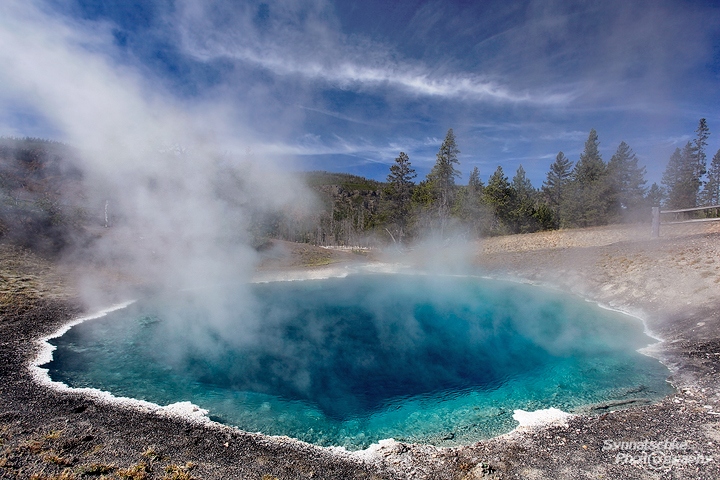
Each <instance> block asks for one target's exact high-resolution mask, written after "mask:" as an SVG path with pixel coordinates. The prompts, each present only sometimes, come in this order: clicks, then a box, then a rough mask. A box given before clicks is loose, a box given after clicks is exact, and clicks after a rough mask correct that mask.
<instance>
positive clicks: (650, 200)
mask: <svg viewBox="0 0 720 480" xmlns="http://www.w3.org/2000/svg"><path fill="white" fill-rule="evenodd" d="M664 199H665V190H664V189H663V188H662V187H661V186H660V185H658V184H657V183H653V184H652V185H650V189H649V190H648V192H647V195H646V196H645V203H647V204H648V206H650V207H659V206H660V205H662V203H663V200H664Z"/></svg>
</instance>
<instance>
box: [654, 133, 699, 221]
mask: <svg viewBox="0 0 720 480" xmlns="http://www.w3.org/2000/svg"><path fill="white" fill-rule="evenodd" d="M695 152H696V150H695V149H694V147H693V144H692V143H691V142H688V143H687V144H685V147H684V148H683V149H682V150H680V149H679V148H676V149H675V151H674V152H673V154H672V155H671V156H670V160H669V161H668V164H667V167H666V168H665V172H664V173H663V177H662V183H663V185H665V186H666V188H667V206H668V207H670V208H693V207H696V206H697V197H698V190H699V189H700V179H699V178H698V176H697V172H698V170H697V157H696V154H695Z"/></svg>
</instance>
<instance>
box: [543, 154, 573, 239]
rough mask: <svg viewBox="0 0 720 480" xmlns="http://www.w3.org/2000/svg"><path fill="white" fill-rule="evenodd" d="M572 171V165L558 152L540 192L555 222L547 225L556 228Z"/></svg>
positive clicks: (549, 222)
mask: <svg viewBox="0 0 720 480" xmlns="http://www.w3.org/2000/svg"><path fill="white" fill-rule="evenodd" d="M572 169H573V163H572V162H571V161H570V160H569V159H568V158H567V157H566V156H565V154H564V153H563V152H559V153H558V154H557V156H556V157H555V161H554V162H553V163H552V165H550V171H549V172H548V173H547V177H546V179H545V181H544V182H543V185H542V192H543V195H544V197H545V201H546V203H547V205H548V207H549V208H550V210H551V211H552V213H553V215H554V217H555V218H556V221H554V222H553V221H548V222H547V223H548V224H555V225H556V226H557V220H559V218H560V205H561V204H562V201H563V197H564V195H565V192H566V191H567V188H568V185H569V184H570V179H571V176H572Z"/></svg>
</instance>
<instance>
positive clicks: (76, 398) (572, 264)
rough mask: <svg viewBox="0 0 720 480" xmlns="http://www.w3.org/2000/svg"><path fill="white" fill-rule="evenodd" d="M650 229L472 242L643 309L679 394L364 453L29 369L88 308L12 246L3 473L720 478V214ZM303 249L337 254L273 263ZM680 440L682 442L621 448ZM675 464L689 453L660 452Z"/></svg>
mask: <svg viewBox="0 0 720 480" xmlns="http://www.w3.org/2000/svg"><path fill="white" fill-rule="evenodd" d="M648 230H649V229H648V228H647V227H646V226H642V227H634V226H629V227H607V228H594V229H584V230H568V231H558V232H543V233H538V234H532V235H518V236H513V237H500V238H493V239H488V240H485V241H483V242H481V243H480V244H478V245H477V247H476V248H474V249H472V250H471V251H472V253H473V256H474V264H475V266H474V267H473V268H475V269H477V270H479V271H481V272H485V273H487V274H490V275H493V276H497V277H504V276H507V277H512V278H521V279H525V280H527V281H531V282H538V283H544V284H549V285H553V286H555V287H557V288H560V289H563V290H567V291H571V292H574V293H577V294H579V295H582V296H584V297H586V298H588V299H590V300H593V301H597V302H599V303H601V304H604V305H608V306H612V307H615V308H619V309H621V310H624V311H628V312H631V313H634V314H636V315H638V316H640V317H641V318H643V319H644V321H645V322H646V325H647V327H648V329H649V330H650V331H651V333H653V334H654V335H656V336H658V337H660V338H662V339H664V342H663V343H661V344H659V345H657V346H656V347H655V348H654V349H653V352H652V354H653V355H655V356H657V357H658V358H660V359H662V361H663V362H665V363H666V365H668V366H669V367H670V368H671V370H672V372H673V375H672V381H673V383H674V384H675V386H676V387H677V388H678V393H677V394H675V395H672V396H670V397H668V398H666V399H665V400H664V401H662V402H661V403H659V404H656V405H652V406H645V407H637V408H631V409H626V410H621V411H616V412H613V411H612V410H613V408H614V407H612V406H604V407H603V406H597V413H595V414H592V415H589V416H578V417H574V418H572V419H570V420H569V421H568V423H567V424H566V425H556V426H552V427H547V428H541V429H524V430H523V431H517V432H514V433H512V434H509V435H506V436H503V437H500V438H496V439H493V440H490V441H486V442H480V443H479V444H476V445H472V446H466V447H458V448H451V449H437V448H434V447H431V446H420V445H404V444H400V443H395V442H387V443H385V444H383V445H381V446H379V447H377V448H375V449H374V450H373V451H372V452H366V454H365V455H347V454H342V453H336V452H333V451H331V450H327V449H320V448H316V447H313V446H308V445H303V444H300V443H298V442H294V441H291V440H288V439H285V440H281V439H271V438H267V437H263V436H260V435H254V434H247V433H243V432H238V431H236V430H233V429H230V428H226V427H217V426H207V425H202V424H190V423H187V422H185V421H183V420H181V419H177V418H168V417H166V416H162V415H158V414H156V413H148V412H142V411H138V410H134V409H129V408H126V407H118V406H114V405H110V404H107V403H104V402H102V401H97V400H93V399H89V398H86V397H83V396H81V395H78V394H74V393H67V392H65V393H61V392H53V391H50V390H48V389H47V388H45V387H42V386H39V385H38V384H37V383H36V382H35V381H34V380H33V379H32V378H31V377H30V375H29V373H28V371H27V368H26V366H25V365H26V364H27V362H28V361H29V360H30V359H32V357H33V355H34V352H35V351H36V348H35V347H34V346H33V345H34V344H33V343H32V340H33V339H36V338H38V337H40V336H42V335H44V334H47V333H49V332H50V331H52V330H53V329H55V328H57V327H58V326H59V325H60V324H62V323H63V322H64V321H66V320H67V319H68V318H70V317H72V316H73V315H75V314H76V312H77V311H78V307H73V304H72V303H71V302H70V301H71V300H72V298H73V297H74V291H73V289H72V288H69V287H67V285H68V284H67V282H64V281H62V276H61V275H59V272H58V270H57V269H56V268H55V267H54V266H53V265H50V264H47V263H46V262H43V261H41V260H39V259H37V258H36V257H33V256H31V255H28V254H26V253H24V252H20V251H18V250H13V249H9V248H8V247H2V246H0V280H1V282H0V286H1V287H0V315H2V320H1V321H0V338H2V349H0V442H2V443H1V444H0V448H2V453H1V454H0V477H2V478H5V477H7V478H15V477H17V478H29V477H30V474H32V473H38V474H40V473H42V474H43V475H45V477H38V478H60V477H51V476H50V475H51V474H55V475H58V474H59V473H60V472H62V471H66V472H67V475H71V476H68V477H67V478H81V477H82V475H81V473H82V472H83V471H86V472H87V471H89V470H88V469H93V468H94V469H95V471H97V472H100V471H101V470H103V468H104V467H107V469H106V470H107V472H106V473H105V475H106V476H107V477H108V478H133V477H129V476H127V475H129V472H131V471H130V470H129V469H131V468H134V469H135V470H137V471H139V472H140V473H142V470H147V472H146V473H142V475H145V477H143V476H142V475H140V474H138V476H136V477H134V478H163V476H165V475H170V474H168V473H166V469H167V468H170V469H171V470H172V469H175V470H176V471H178V472H179V471H182V472H184V473H185V474H188V475H192V476H194V477H195V478H258V479H261V478H262V479H272V478H430V479H436V478H437V479H441V478H448V479H450V478H453V479H455V478H517V477H522V478H569V479H570V478H572V479H575V478H720V395H719V392H720V388H719V385H718V380H717V379H716V372H717V371H718V368H720V329H719V328H718V327H719V326H720V325H719V324H718V323H719V322H720V222H718V223H705V224H694V225H690V226H687V225H685V226H673V227H665V228H663V231H662V235H661V238H660V239H651V238H650V235H649V231H648ZM296 248H301V250H303V253H301V255H304V256H305V257H307V258H311V259H314V260H313V261H314V262H315V263H316V264H325V263H326V260H325V259H326V258H327V256H326V255H325V254H322V252H320V251H311V250H312V249H308V247H307V246H302V247H294V246H292V245H283V246H282V248H281V249H280V250H279V251H281V252H282V254H273V255H272V256H271V258H270V260H268V263H269V265H270V267H268V268H273V269H279V268H283V265H286V266H290V267H297V266H298V265H299V263H303V262H302V261H300V262H299V263H298V260H297V255H295V254H294V253H293V251H294V249H296ZM276 252H277V250H276ZM288 252H289V253H288ZM437 254H438V256H439V257H440V256H441V254H442V252H437ZM318 259H319V260H318ZM332 260H333V261H335V260H336V259H335V258H333V259H332ZM600 412H602V414H600ZM674 439H675V440H677V441H678V442H679V443H676V444H673V445H675V446H677V445H682V449H681V450H678V449H677V448H676V449H670V448H669V447H667V448H666V447H662V448H660V447H658V446H657V444H656V445H655V447H653V448H654V449H651V450H647V451H646V452H644V453H643V452H642V451H627V450H608V448H607V447H608V446H613V445H616V444H615V443H614V442H621V441H625V442H632V441H641V440H652V441H660V442H663V441H665V440H668V441H672V440H674ZM682 442H686V443H682ZM618 445H619V444H618ZM626 445H627V444H626ZM603 447H605V450H603ZM618 454H620V456H618ZM631 454H632V455H631ZM623 455H624V456H623ZM643 455H645V456H644V457H643ZM630 458H632V459H633V460H635V464H629V460H630ZM672 460H675V462H676V464H674V465H660V468H657V467H658V466H657V465H654V464H652V462H653V461H654V462H657V461H660V463H662V461H666V462H670V461H672ZM187 462H191V465H188V463H187ZM141 465H145V467H141ZM103 466H104V467H103ZM43 472H44V473H43ZM122 475H126V476H124V477H123V476H122ZM73 476H74V477H73ZM178 478H180V477H178Z"/></svg>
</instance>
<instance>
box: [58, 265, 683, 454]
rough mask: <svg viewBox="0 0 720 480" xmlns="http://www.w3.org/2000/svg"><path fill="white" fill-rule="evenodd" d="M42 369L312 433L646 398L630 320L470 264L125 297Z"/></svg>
mask: <svg viewBox="0 0 720 480" xmlns="http://www.w3.org/2000/svg"><path fill="white" fill-rule="evenodd" d="M51 343H53V344H54V345H55V346H56V347H57V349H56V351H55V352H54V358H53V360H52V361H51V362H50V363H48V364H47V365H45V367H46V368H48V369H49V373H50V376H51V378H52V379H53V380H54V381H57V382H63V383H66V384H67V385H69V386H71V387H94V388H98V389H101V390H105V391H108V392H111V393H112V394H114V395H116V396H124V397H132V398H137V399H141V400H147V401H150V402H154V403H157V404H160V405H167V404H171V403H175V402H180V401H190V402H192V403H194V404H196V405H199V406H200V407H202V408H204V409H207V410H209V411H210V417H211V418H212V419H214V420H217V421H219V422H222V423H225V424H229V425H234V426H237V427H239V428H241V429H243V430H247V431H251V432H262V433H265V434H270V435H288V436H290V437H294V438H297V439H300V440H304V441H307V442H311V443H315V444H318V445H339V446H345V447H346V448H348V449H359V448H365V447H367V446H368V445H370V444H371V443H374V442H377V441H378V440H381V439H385V438H395V439H397V440H402V441H409V442H421V443H432V444H435V445H453V444H461V443H470V442H472V441H475V440H478V439H482V438H488V437H491V436H494V435H498V434H501V433H505V432H508V431H510V430H512V429H513V428H514V427H515V426H516V422H515V421H514V420H513V418H512V414H513V410H514V409H523V410H538V409H543V408H549V407H556V408H559V409H561V410H564V411H569V412H572V411H574V410H576V409H578V408H580V407H583V406H587V405H590V404H595V403H600V402H607V401H616V400H630V399H647V400H657V399H659V398H661V397H663V396H665V395H667V394H669V393H670V392H671V387H670V386H669V384H668V383H667V382H666V381H665V379H666V377H667V376H668V374H669V372H668V370H667V369H666V368H665V367H664V366H662V365H661V364H660V363H659V362H657V361H656V360H654V359H652V358H650V357H647V356H644V355H642V354H640V353H638V352H637V349H639V348H641V347H644V346H646V345H648V344H649V343H653V340H652V339H651V338H649V337H647V336H646V335H645V334H644V333H643V329H642V325H641V322H639V321H638V320H637V319H635V318H631V317H628V316H625V315H622V314H619V313H616V312H612V311H608V310H604V309H601V308H599V307H597V306H594V305H593V304H590V303H588V302H585V301H583V300H581V299H578V298H576V297H573V296H569V295H563V294H560V293H558V292H555V291H551V290H548V289H544V288H540V287H535V286H529V285H522V284H516V283H510V282H500V281H497V280H485V279H480V278H475V277H453V276H429V275H400V274H393V275H389V274H387V275H379V274H374V275H351V276H348V277H346V278H331V279H325V280H307V281H295V282H270V283H263V284H251V285H250V286H248V285H242V286H238V287H237V288H229V287H228V288H224V289H216V290H212V291H202V292H197V291H196V292H187V293H183V294H180V295H174V296H163V297H155V298H150V299H143V300H140V301H138V302H136V303H134V304H132V305H130V306H129V307H127V308H124V309H122V310H118V311H115V312H112V313H110V314H108V315H107V316H105V317H102V318H99V319H96V320H93V321H88V322H84V323H81V324H79V325H77V326H75V327H73V328H71V329H70V330H69V331H68V332H67V333H66V334H64V335H63V336H61V337H59V338H56V339H53V340H52V342H51Z"/></svg>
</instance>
